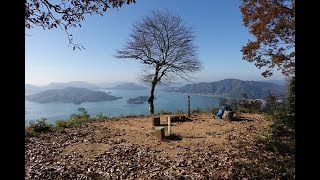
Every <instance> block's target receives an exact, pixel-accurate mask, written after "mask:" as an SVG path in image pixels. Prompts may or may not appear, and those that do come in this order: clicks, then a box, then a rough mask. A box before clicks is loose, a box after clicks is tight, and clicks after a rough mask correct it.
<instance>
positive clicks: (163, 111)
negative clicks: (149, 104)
mask: <svg viewBox="0 0 320 180" xmlns="http://www.w3.org/2000/svg"><path fill="white" fill-rule="evenodd" d="M157 114H158V115H160V114H172V112H170V111H167V110H160V111H159V112H158V113H157Z"/></svg>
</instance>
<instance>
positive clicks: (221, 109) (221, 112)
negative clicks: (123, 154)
mask: <svg viewBox="0 0 320 180" xmlns="http://www.w3.org/2000/svg"><path fill="white" fill-rule="evenodd" d="M223 113H224V109H223V108H220V109H219V111H218V112H217V116H218V117H219V118H220V119H222V116H223Z"/></svg>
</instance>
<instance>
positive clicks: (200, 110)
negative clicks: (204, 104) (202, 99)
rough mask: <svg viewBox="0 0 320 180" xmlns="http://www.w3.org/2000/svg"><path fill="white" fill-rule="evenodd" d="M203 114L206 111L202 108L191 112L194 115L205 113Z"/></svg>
mask: <svg viewBox="0 0 320 180" xmlns="http://www.w3.org/2000/svg"><path fill="white" fill-rule="evenodd" d="M203 112H204V111H203V110H202V109H201V108H199V107H197V108H195V109H192V110H191V113H192V114H198V113H203Z"/></svg>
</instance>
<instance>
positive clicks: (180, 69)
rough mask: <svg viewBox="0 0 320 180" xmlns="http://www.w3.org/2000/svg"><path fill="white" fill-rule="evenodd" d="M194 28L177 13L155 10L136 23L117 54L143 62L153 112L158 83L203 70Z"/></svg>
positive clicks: (186, 76)
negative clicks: (149, 87) (149, 86)
mask: <svg viewBox="0 0 320 180" xmlns="http://www.w3.org/2000/svg"><path fill="white" fill-rule="evenodd" d="M194 39H195V35H194V32H193V29H192V28H191V27H188V26H187V25H185V24H184V22H183V21H182V19H181V18H180V17H179V16H177V15H174V14H173V13H171V12H169V11H167V10H165V11H160V10H157V11H152V12H151V14H150V15H148V16H146V17H144V18H143V19H142V21H140V22H138V23H136V24H135V25H133V29H132V33H131V34H130V38H129V40H128V41H127V42H126V44H125V45H124V47H123V48H122V49H120V50H117V52H116V55H115V57H116V58H124V59H135V60H138V61H140V62H141V63H142V64H143V65H144V68H143V71H142V75H141V77H140V80H142V81H143V82H147V83H150V85H151V90H150V96H149V99H148V103H149V112H150V114H154V102H153V101H154V91H155V87H156V85H157V84H158V83H161V82H162V83H169V82H172V81H173V80H175V79H176V78H179V77H180V78H183V79H189V78H191V76H190V74H189V73H193V72H196V71H199V70H200V69H201V62H200V61H199V60H198V56H197V48H196V47H195V45H194Z"/></svg>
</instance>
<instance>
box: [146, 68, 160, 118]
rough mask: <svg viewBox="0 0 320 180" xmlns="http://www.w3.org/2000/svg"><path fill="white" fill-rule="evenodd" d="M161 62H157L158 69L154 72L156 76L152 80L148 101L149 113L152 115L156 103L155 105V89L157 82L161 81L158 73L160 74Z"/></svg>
mask: <svg viewBox="0 0 320 180" xmlns="http://www.w3.org/2000/svg"><path fill="white" fill-rule="evenodd" d="M159 67H160V65H159V64H156V71H155V73H154V77H153V80H152V82H151V91H150V97H149V99H148V103H149V113H150V114H151V115H153V114H154V105H153V100H154V89H155V88H156V85H157V82H158V81H159V79H158V75H159V70H160V69H159Z"/></svg>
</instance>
